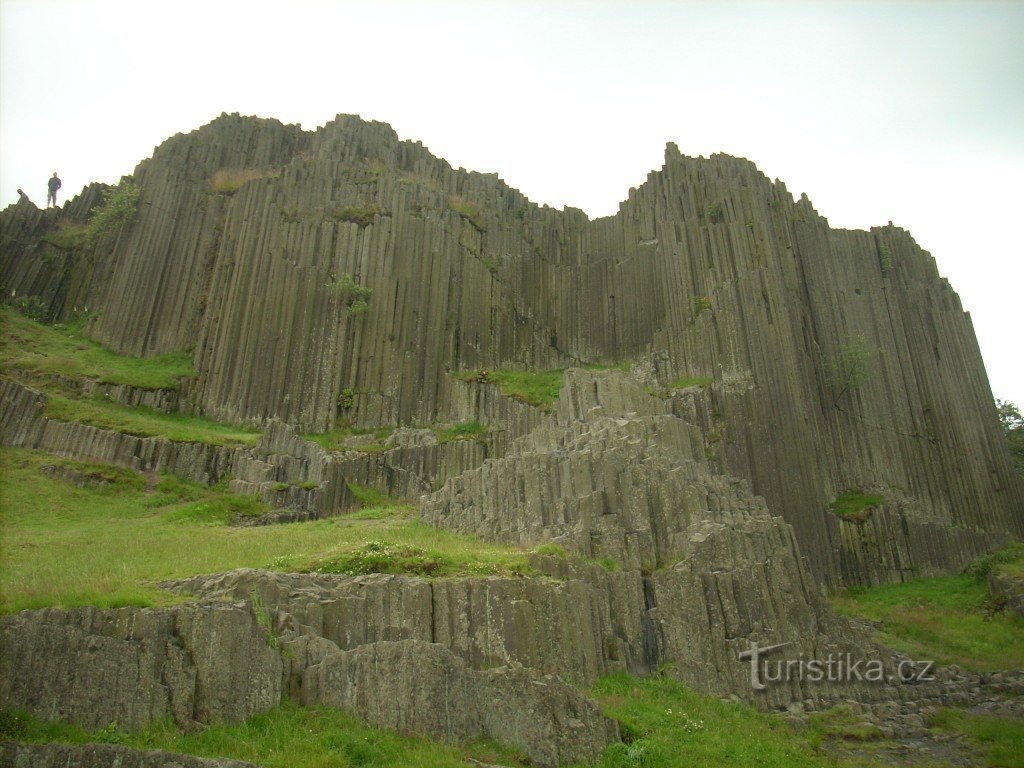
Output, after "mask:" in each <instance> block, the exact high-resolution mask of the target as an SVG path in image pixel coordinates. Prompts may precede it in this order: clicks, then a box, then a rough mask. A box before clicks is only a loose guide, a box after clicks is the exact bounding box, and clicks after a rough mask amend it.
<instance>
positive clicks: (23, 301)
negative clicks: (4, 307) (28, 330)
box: [7, 296, 50, 323]
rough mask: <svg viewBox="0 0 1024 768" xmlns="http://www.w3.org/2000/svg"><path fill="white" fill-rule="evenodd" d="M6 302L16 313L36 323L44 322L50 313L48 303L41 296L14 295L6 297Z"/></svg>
mask: <svg viewBox="0 0 1024 768" xmlns="http://www.w3.org/2000/svg"><path fill="white" fill-rule="evenodd" d="M7 304H8V305H9V306H10V307H11V308H12V309H13V310H15V311H16V312H17V313H18V314H20V315H24V316H25V317H27V318H28V319H29V320H34V321H35V322H37V323H45V322H46V319H47V316H48V315H49V314H50V305H49V304H47V303H46V301H44V300H43V297H42V296H16V297H14V298H11V299H8V301H7Z"/></svg>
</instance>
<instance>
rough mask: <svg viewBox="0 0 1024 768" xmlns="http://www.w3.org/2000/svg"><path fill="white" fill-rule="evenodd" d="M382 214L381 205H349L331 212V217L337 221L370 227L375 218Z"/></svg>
mask: <svg viewBox="0 0 1024 768" xmlns="http://www.w3.org/2000/svg"><path fill="white" fill-rule="evenodd" d="M380 215H381V209H380V206H379V205H376V204H374V203H371V204H369V205H347V206H345V207H344V208H336V209H335V210H334V211H332V212H331V218H332V219H334V220H335V221H346V222H349V223H351V224H358V225H359V226H360V227H368V226H370V225H371V224H373V220H374V219H375V218H376V217H377V216H380Z"/></svg>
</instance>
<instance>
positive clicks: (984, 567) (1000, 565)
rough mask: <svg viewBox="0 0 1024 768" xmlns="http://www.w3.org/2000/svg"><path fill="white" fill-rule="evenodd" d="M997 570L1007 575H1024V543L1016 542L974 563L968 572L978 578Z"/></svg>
mask: <svg viewBox="0 0 1024 768" xmlns="http://www.w3.org/2000/svg"><path fill="white" fill-rule="evenodd" d="M992 571H995V572H996V573H999V574H1006V575H1007V576H1014V577H1024V543H1015V544H1011V545H1010V546H1008V547H1006V548H1005V549H1001V550H1000V551H999V552H995V553H993V554H991V555H987V556H986V557H982V558H979V559H978V560H977V561H976V562H974V563H972V564H971V566H970V568H968V569H967V572H968V573H969V574H970V575H972V576H974V577H976V578H978V579H986V578H988V575H989V573H990V572H992Z"/></svg>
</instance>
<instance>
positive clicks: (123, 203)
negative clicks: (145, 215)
mask: <svg viewBox="0 0 1024 768" xmlns="http://www.w3.org/2000/svg"><path fill="white" fill-rule="evenodd" d="M138 204H139V188H138V187H137V186H135V185H134V184H132V183H131V182H127V181H126V182H122V183H121V184H119V185H118V186H116V187H114V188H113V189H110V190H107V192H105V193H104V195H103V202H102V203H101V204H100V205H98V206H97V207H96V208H94V209H93V212H92V215H90V217H89V223H88V224H87V225H86V227H85V243H86V245H88V246H89V247H90V248H91V247H95V246H96V244H97V243H98V242H99V241H100V240H103V239H105V238H107V237H111V236H113V235H115V234H117V233H118V232H119V231H120V230H121V228H122V227H124V226H125V225H127V224H131V223H132V222H134V221H135V214H136V212H137V210H138Z"/></svg>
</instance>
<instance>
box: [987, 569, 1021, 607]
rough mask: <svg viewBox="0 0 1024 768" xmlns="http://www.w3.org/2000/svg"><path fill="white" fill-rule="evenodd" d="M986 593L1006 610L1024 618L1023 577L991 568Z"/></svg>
mask: <svg viewBox="0 0 1024 768" xmlns="http://www.w3.org/2000/svg"><path fill="white" fill-rule="evenodd" d="M988 591H989V594H991V595H992V597H993V598H995V600H996V601H997V603H999V604H1002V605H1003V606H1004V607H1005V608H1006V609H1007V610H1010V611H1012V612H1014V613H1016V614H1017V615H1018V616H1024V576H1019V575H1014V574H1011V573H1006V572H1005V571H1002V570H1000V569H999V568H998V567H993V568H992V570H991V571H989V574H988Z"/></svg>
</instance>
